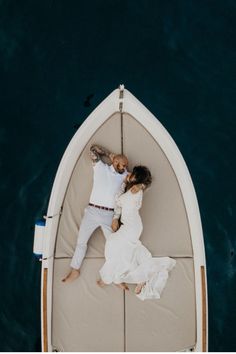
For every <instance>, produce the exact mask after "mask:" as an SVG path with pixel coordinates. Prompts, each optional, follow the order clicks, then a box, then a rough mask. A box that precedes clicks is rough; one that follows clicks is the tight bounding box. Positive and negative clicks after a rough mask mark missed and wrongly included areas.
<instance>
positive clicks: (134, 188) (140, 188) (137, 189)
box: [130, 183, 144, 194]
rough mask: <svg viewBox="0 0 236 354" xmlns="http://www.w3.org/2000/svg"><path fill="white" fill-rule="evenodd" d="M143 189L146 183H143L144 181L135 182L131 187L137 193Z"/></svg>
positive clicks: (132, 191)
mask: <svg viewBox="0 0 236 354" xmlns="http://www.w3.org/2000/svg"><path fill="white" fill-rule="evenodd" d="M141 190H144V184H142V183H139V184H135V185H134V186H133V187H131V188H130V191H131V193H133V194H136V193H138V192H139V191H141Z"/></svg>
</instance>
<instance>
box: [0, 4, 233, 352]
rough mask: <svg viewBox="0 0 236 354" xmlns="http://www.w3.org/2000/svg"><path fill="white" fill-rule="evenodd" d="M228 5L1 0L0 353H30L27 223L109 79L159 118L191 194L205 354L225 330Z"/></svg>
mask: <svg viewBox="0 0 236 354" xmlns="http://www.w3.org/2000/svg"><path fill="white" fill-rule="evenodd" d="M235 23H236V2H235V1H233V0H224V1H223V0H222V1H220V0H218V1H217V0H215V1H213V0H211V1H210V0H199V1H197V0H176V1H174V0H173V1H163V0H153V1H149V0H138V1H134V0H112V1H109V0H93V1H91V2H85V1H82V0H81V1H61V0H55V1H53V0H34V1H32V0H31V1H30V0H28V1H27V0H22V1H18V0H0V120H1V128H0V144H1V145H0V166H1V183H0V190H1V198H0V202H1V231H0V237H1V243H0V264H1V290H0V350H1V351H37V350H40V264H39V263H38V262H36V261H35V259H34V258H33V256H32V244H33V226H34V221H35V219H37V218H39V217H41V216H42V215H43V214H44V213H45V212H46V207H47V202H48V197H49V195H50V191H51V187H52V183H53V179H54V176H55V173H56V170H57V167H58V164H59V162H60V159H61V157H62V154H63V152H64V150H65V148H66V146H67V144H68V143H69V141H70V139H71V137H72V136H73V134H74V133H75V131H76V128H78V126H79V125H80V124H81V123H82V122H83V121H84V119H85V118H86V117H87V116H88V114H89V113H90V112H91V111H92V110H93V109H94V108H95V107H96V106H97V105H98V104H99V103H100V101H101V100H102V99H104V98H105V97H106V96H107V95H108V94H109V93H110V92H111V91H112V90H114V89H115V88H116V87H117V86H118V85H119V84H120V83H124V84H125V85H126V87H127V88H128V89H129V90H130V91H131V92H132V93H133V94H134V95H135V96H136V97H137V98H138V99H139V100H141V101H142V102H143V103H144V104H145V105H146V106H147V107H148V108H149V109H150V110H151V112H153V114H155V115H156V116H158V117H159V119H160V121H161V122H162V124H163V125H164V126H165V127H166V128H167V130H168V131H169V133H170V134H171V135H172V137H173V138H174V140H175V141H176V143H177V144H178V146H179V148H180V150H181V152H182V154H183V156H184V158H185V160H186V162H187V165H188V167H189V170H190V173H191V175H192V178H193V182H194V185H195V188H196V192H197V196H198V200H199V205H200V211H201V216H202V223H203V230H204V238H205V245H206V256H207V267H208V268H207V275H208V286H209V288H208V295H209V349H210V351H234V350H235V349H236V345H235V339H234V337H235V330H236V324H235V322H236V305H235V294H236V256H235V252H236V242H235V212H236V210H235V209H236V205H235V204H236V198H235V181H236V176H235V152H236V149H235V145H236V144H235V140H236V136H235V133H236V123H235V119H236V118H235V117H236V105H235V97H236V80H235V79H236V68H235V64H236V39H235V32H236V31H235Z"/></svg>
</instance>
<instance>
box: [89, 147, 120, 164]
mask: <svg viewBox="0 0 236 354" xmlns="http://www.w3.org/2000/svg"><path fill="white" fill-rule="evenodd" d="M114 156H115V154H112V153H111V152H110V151H109V150H107V149H106V148H104V147H103V146H100V145H96V144H93V145H92V146H91V147H90V157H91V160H92V161H93V162H94V163H96V162H98V161H99V160H101V161H102V162H103V163H105V164H107V165H111V164H112V161H113V159H114Z"/></svg>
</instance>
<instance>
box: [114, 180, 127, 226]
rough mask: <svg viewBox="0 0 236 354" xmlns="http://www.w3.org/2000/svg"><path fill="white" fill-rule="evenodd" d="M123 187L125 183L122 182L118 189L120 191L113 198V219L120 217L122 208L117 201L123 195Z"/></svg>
mask: <svg viewBox="0 0 236 354" xmlns="http://www.w3.org/2000/svg"><path fill="white" fill-rule="evenodd" d="M125 187H126V183H125V182H123V183H122V185H121V187H120V190H119V191H118V193H117V194H116V196H115V206H114V216H113V219H119V218H120V216H121V211H122V207H121V204H120V201H119V197H120V196H121V195H122V194H123V193H125Z"/></svg>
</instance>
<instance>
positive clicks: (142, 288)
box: [97, 166, 176, 300]
mask: <svg viewBox="0 0 236 354" xmlns="http://www.w3.org/2000/svg"><path fill="white" fill-rule="evenodd" d="M151 182H152V177H151V173H150V171H149V169H148V168H147V167H144V166H136V167H134V169H133V171H132V173H131V174H130V175H128V176H127V178H126V180H125V182H124V183H123V185H122V187H121V191H120V192H119V193H118V195H117V197H116V206H115V215H114V219H115V220H114V221H113V225H112V228H113V230H114V228H115V229H116V228H117V227H116V224H117V223H118V219H119V217H120V216H121V223H122V224H121V227H120V228H119V229H118V231H116V232H115V233H111V234H110V235H109V236H108V237H107V240H106V245H105V259H106V261H105V264H104V265H103V267H102V268H101V269H100V276H101V279H100V280H98V282H97V283H98V285H99V286H101V287H102V286H104V285H105V284H111V283H114V284H116V285H118V286H119V287H121V288H122V289H125V290H128V289H129V288H128V287H127V285H126V283H134V284H137V286H136V288H135V293H136V294H137V296H138V297H139V298H140V299H142V300H144V299H147V298H160V294H161V292H162V290H163V288H164V286H165V284H166V281H167V278H168V271H170V270H171V269H172V268H173V267H174V266H175V263H176V262H175V260H173V259H171V258H169V257H161V258H160V257H159V258H153V257H152V255H151V253H150V252H149V251H148V250H147V248H146V247H144V246H143V245H142V243H141V241H140V240H139V238H140V236H141V233H142V230H143V224H142V220H141V217H140V214H139V209H140V208H141V205H142V198H143V190H142V189H141V190H139V192H137V193H132V189H133V188H134V186H136V185H137V184H139V185H140V184H142V186H143V189H146V188H147V187H148V186H150V184H151Z"/></svg>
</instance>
